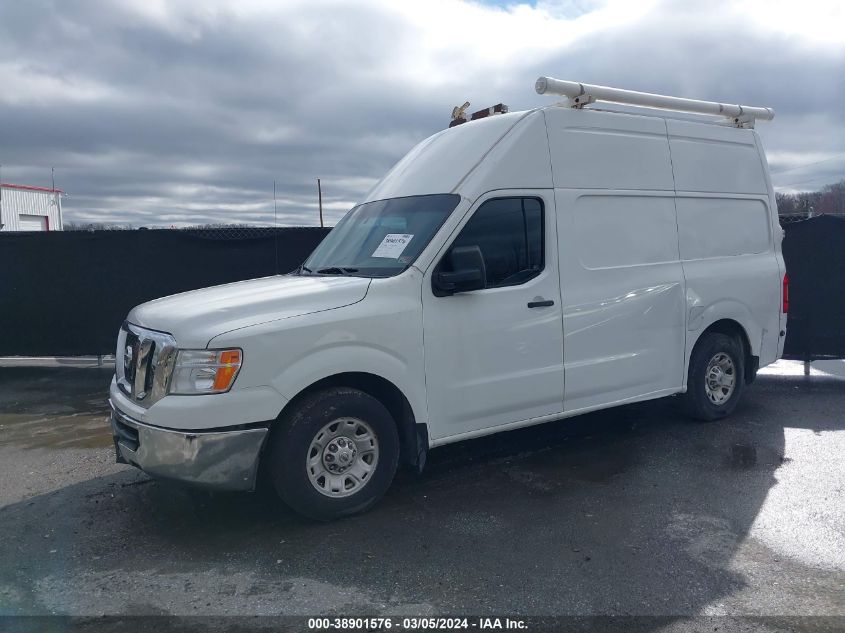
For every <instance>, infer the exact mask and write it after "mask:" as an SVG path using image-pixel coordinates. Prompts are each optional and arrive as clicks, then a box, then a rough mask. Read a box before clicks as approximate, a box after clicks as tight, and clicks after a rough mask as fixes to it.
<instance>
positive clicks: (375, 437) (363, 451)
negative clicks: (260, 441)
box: [268, 387, 399, 521]
mask: <svg viewBox="0 0 845 633" xmlns="http://www.w3.org/2000/svg"><path fill="white" fill-rule="evenodd" d="M279 424H280V425H281V426H280V427H279V428H278V429H276V430H275V431H274V433H273V435H272V437H271V439H270V442H271V445H270V447H269V449H270V450H269V455H268V459H269V460H270V463H269V465H268V466H269V471H270V474H271V478H272V480H273V485H274V487H275V489H276V492H277V493H278V494H279V496H280V497H281V498H282V499H283V500H284V501H285V503H287V504H288V505H289V506H290V507H291V508H293V509H294V510H296V511H297V512H299V513H301V514H304V515H305V516H308V517H310V518H313V519H318V520H322V521H328V520H331V519H336V518H339V517H343V516H348V515H351V514H355V513H357V512H362V511H364V510H367V509H368V508H370V507H372V506H373V505H374V504H375V503H376V502H377V501H378V500H379V499H381V497H382V496H383V495H384V493H385V492H386V491H387V489H388V488H389V487H390V483H391V481H392V480H393V475H394V474H395V473H396V466H397V464H398V461H399V436H398V433H397V431H396V423H395V422H394V420H393V418H392V417H391V415H390V413H389V412H388V411H387V409H386V408H385V407H384V405H383V404H382V403H381V402H379V401H378V400H376V399H375V398H373V397H372V396H370V395H368V394H366V393H364V392H363V391H359V390H357V389H351V388H348V387H334V388H329V389H325V390H321V391H318V392H315V393H313V394H310V395H308V396H306V397H305V398H304V399H303V400H302V401H301V402H299V403H298V404H296V405H294V408H293V409H292V410H291V411H289V412H288V413H287V414H286V415H285V416H284V418H283V419H282V420H280V421H279Z"/></svg>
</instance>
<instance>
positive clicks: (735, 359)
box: [681, 332, 745, 422]
mask: <svg viewBox="0 0 845 633" xmlns="http://www.w3.org/2000/svg"><path fill="white" fill-rule="evenodd" d="M744 388H745V355H744V354H743V350H742V343H741V342H740V341H739V340H737V339H736V338H734V337H732V336H728V335H726V334H720V333H718V332H710V333H708V334H705V335H703V336H702V337H701V339H699V341H698V342H697V343H696V345H695V348H694V349H693V351H692V356H691V357H690V364H689V374H688V378H687V392H686V393H685V394H683V395H682V396H681V402H682V404H683V408H684V411H685V412H686V413H687V414H688V415H690V416H691V417H693V418H696V419H698V420H704V421H706V422H710V421H713V420H718V419H721V418H724V417H725V416H727V415H729V414H730V413H731V412H733V410H734V409H735V408H736V405H737V403H738V402H739V399H740V397H741V396H742V392H743V390H744Z"/></svg>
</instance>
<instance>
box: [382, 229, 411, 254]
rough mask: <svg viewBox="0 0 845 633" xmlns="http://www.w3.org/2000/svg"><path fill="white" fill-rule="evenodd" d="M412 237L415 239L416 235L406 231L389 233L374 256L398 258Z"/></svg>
mask: <svg viewBox="0 0 845 633" xmlns="http://www.w3.org/2000/svg"><path fill="white" fill-rule="evenodd" d="M412 239H414V236H413V235H408V234H406V233H388V234H387V235H385V236H384V239H383V240H382V241H381V244H379V245H378V247H377V248H376V250H374V251H373V257H386V258H388V259H397V258H398V257H399V256H400V255H401V254H402V251H404V250H405V248H406V247H407V246H408V243H409V242H410V241H411V240H412Z"/></svg>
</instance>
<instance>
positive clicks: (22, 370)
mask: <svg viewBox="0 0 845 633" xmlns="http://www.w3.org/2000/svg"><path fill="white" fill-rule="evenodd" d="M113 371H114V370H110V369H101V368H97V369H78V368H43V367H2V368H0V445H7V444H12V445H15V446H22V447H24V448H53V449H56V448H104V447H108V446H111V444H112V439H111V428H110V425H109V417H108V416H109V407H108V401H107V398H108V385H109V381H110V380H111V375H112V372H113Z"/></svg>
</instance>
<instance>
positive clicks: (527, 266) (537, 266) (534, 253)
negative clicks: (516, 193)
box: [440, 198, 543, 288]
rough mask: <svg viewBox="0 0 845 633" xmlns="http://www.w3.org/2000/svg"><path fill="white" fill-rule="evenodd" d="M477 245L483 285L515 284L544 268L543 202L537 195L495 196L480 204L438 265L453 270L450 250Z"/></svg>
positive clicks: (496, 286) (533, 275) (534, 275)
mask: <svg viewBox="0 0 845 633" xmlns="http://www.w3.org/2000/svg"><path fill="white" fill-rule="evenodd" d="M459 246H478V247H479V248H480V249H481V254H482V256H483V257H484V265H485V269H486V282H487V284H486V287H487V288H499V287H502V286H516V285H519V284H522V283H525V282H526V281H528V280H529V279H533V278H534V277H536V276H537V275H539V274H540V272H541V271H542V270H543V203H542V202H541V201H540V200H539V199H537V198H496V199H493V200H488V201H487V202H485V203H484V204H482V205H481V206H480V207H479V208H478V209H477V210H476V212H475V213H474V214H473V216H472V217H471V218H470V219H469V222H467V223H466V225H465V226H464V228H463V229H461V232H460V233H459V234H458V237H457V238H456V239H455V241H454V242H453V243H452V246H451V247H450V249H449V252H448V253H447V254H446V256H445V257H444V258H443V260H442V262H441V264H440V266H441V270H443V271H452V270H453V267H452V263H451V257H450V255H451V250H452V249H453V248H455V247H459Z"/></svg>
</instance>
